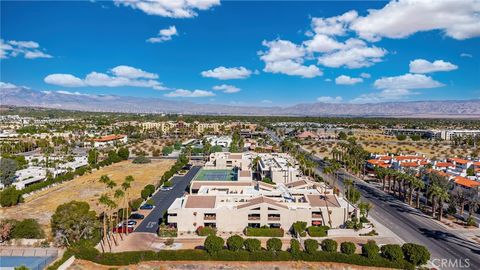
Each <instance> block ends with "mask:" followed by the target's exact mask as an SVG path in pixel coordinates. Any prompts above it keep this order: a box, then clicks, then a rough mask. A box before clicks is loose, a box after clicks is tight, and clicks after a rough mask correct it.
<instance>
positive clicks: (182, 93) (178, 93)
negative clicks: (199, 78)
mask: <svg viewBox="0 0 480 270" xmlns="http://www.w3.org/2000/svg"><path fill="white" fill-rule="evenodd" d="M165 96H166V97H212V96H215V93H213V92H211V91H205V90H193V91H190V90H185V89H177V90H175V91H173V92H170V93H168V94H165Z"/></svg>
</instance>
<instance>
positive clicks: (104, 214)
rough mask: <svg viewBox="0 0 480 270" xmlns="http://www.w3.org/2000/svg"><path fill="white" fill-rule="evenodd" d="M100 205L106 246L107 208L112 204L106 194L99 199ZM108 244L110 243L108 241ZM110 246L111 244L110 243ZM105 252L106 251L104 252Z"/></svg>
mask: <svg viewBox="0 0 480 270" xmlns="http://www.w3.org/2000/svg"><path fill="white" fill-rule="evenodd" d="M98 203H99V204H100V205H101V208H102V209H103V210H102V219H103V235H102V240H103V242H104V243H103V244H104V245H105V239H107V220H106V219H107V208H108V205H109V204H110V198H109V197H108V195H106V194H102V196H100V198H98ZM107 242H108V241H107ZM109 244H110V243H109ZM103 251H105V250H103Z"/></svg>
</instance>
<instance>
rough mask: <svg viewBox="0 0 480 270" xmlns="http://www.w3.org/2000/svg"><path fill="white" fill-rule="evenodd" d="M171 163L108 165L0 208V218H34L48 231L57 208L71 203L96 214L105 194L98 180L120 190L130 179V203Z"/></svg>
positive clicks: (157, 161)
mask: <svg viewBox="0 0 480 270" xmlns="http://www.w3.org/2000/svg"><path fill="white" fill-rule="evenodd" d="M174 163H175V161H174V160H152V162H151V163H148V164H133V163H132V162H131V161H122V162H119V163H116V164H112V165H110V166H108V167H104V168H101V169H100V170H97V171H94V172H92V173H91V174H86V175H83V176H80V177H77V178H75V179H74V180H71V181H68V182H64V183H62V184H59V185H57V186H55V187H52V188H49V189H46V190H43V191H40V192H38V193H36V194H33V195H31V196H29V197H27V198H26V199H25V203H22V204H19V205H17V206H13V207H9V208H1V209H0V216H2V218H10V219H25V218H34V219H36V220H38V222H39V223H40V224H41V225H42V226H43V227H44V228H45V229H47V230H48V227H49V224H50V217H51V216H52V214H53V213H54V212H55V209H56V208H57V206H58V205H60V204H63V203H67V202H69V201H72V200H77V201H85V202H88V203H89V204H90V206H91V207H92V208H93V209H94V210H96V211H97V212H98V213H100V210H99V206H98V202H97V200H98V198H99V197H100V195H101V194H102V193H103V192H105V191H106V188H105V185H104V184H102V183H100V182H99V181H98V180H99V179H100V176H102V175H104V174H105V175H108V176H109V177H110V178H111V179H112V180H114V181H115V182H116V183H117V185H118V186H120V184H121V183H122V182H123V181H124V179H125V177H126V176H128V175H132V176H133V177H134V178H135V181H134V182H133V183H132V188H131V189H130V190H129V194H130V195H129V197H130V198H132V199H133V198H138V197H140V191H141V190H142V189H143V187H144V186H145V185H147V184H156V183H157V182H158V180H159V179H160V177H161V176H162V175H163V173H164V172H165V171H167V170H168V169H170V167H171V166H172V165H173V164H174Z"/></svg>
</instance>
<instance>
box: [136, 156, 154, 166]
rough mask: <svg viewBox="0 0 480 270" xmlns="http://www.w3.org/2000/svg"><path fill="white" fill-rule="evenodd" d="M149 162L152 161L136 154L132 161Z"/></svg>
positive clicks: (137, 162)
mask: <svg viewBox="0 0 480 270" xmlns="http://www.w3.org/2000/svg"><path fill="white" fill-rule="evenodd" d="M150 162H152V161H151V160H150V159H149V158H147V157H145V156H138V157H136V158H135V159H134V160H133V161H132V163H134V164H146V163H150Z"/></svg>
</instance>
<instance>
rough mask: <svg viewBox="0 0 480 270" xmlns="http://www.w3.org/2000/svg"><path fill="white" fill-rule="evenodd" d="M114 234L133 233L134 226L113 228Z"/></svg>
mask: <svg viewBox="0 0 480 270" xmlns="http://www.w3.org/2000/svg"><path fill="white" fill-rule="evenodd" d="M113 232H116V233H126V232H128V233H132V232H133V226H132V227H130V226H128V227H125V226H120V227H116V228H113Z"/></svg>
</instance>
